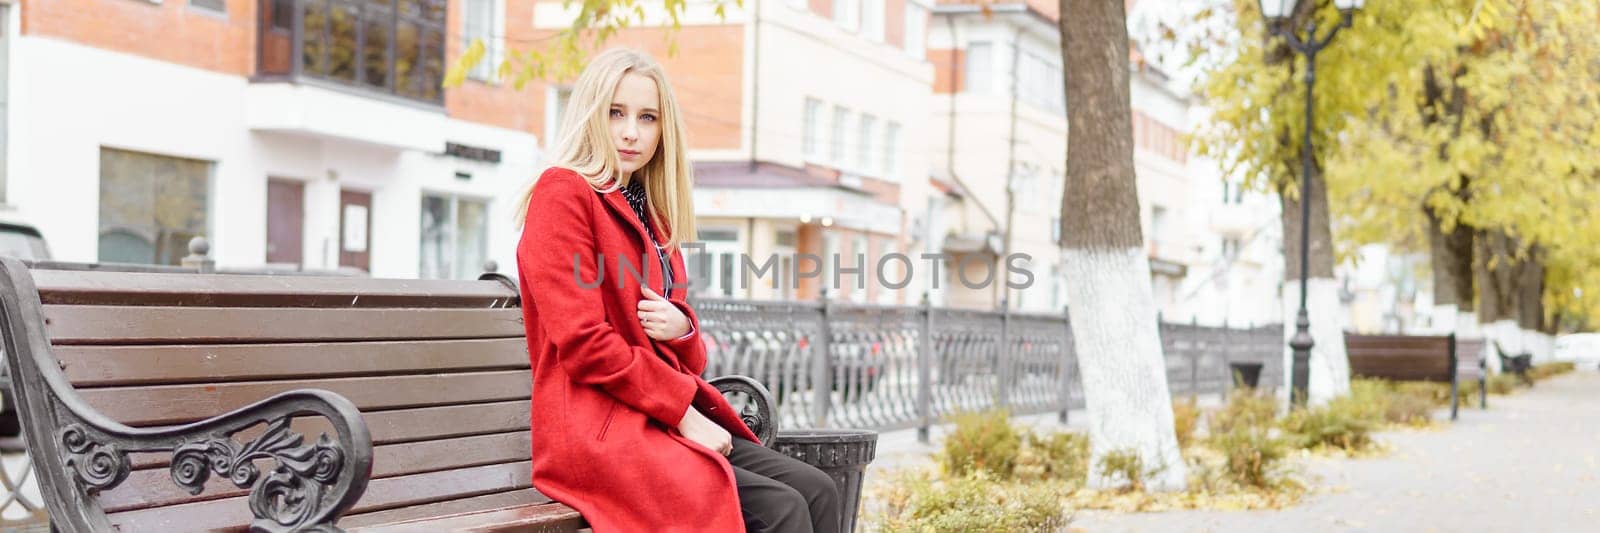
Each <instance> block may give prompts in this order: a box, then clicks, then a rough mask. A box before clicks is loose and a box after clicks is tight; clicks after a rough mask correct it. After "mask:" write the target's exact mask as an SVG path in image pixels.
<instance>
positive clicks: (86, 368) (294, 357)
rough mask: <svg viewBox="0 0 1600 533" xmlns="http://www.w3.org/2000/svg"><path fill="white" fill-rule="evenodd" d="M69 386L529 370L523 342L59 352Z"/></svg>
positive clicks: (92, 348)
mask: <svg viewBox="0 0 1600 533" xmlns="http://www.w3.org/2000/svg"><path fill="white" fill-rule="evenodd" d="M54 353H55V355H56V358H57V359H59V360H60V361H61V363H62V364H63V365H65V372H66V374H67V379H68V380H70V381H72V384H73V386H74V387H77V388H79V389H80V390H82V389H87V388H94V387H104V386H113V385H135V384H159V383H189V382H196V381H204V382H211V383H215V382H226V381H243V380H266V379H290V378H332V377H343V376H360V375H373V374H400V373H408V372H417V371H425V370H454V371H461V370H490V369H513V368H524V369H525V368H528V350H527V341H526V340H525V339H524V338H522V337H514V338H505V339H464V340H440V341H410V342H393V341H378V342H349V343H300V344H218V345H178V346H170V345H153V346H151V345H139V346H84V345H78V346H61V347H58V348H56V349H55V350H54Z"/></svg>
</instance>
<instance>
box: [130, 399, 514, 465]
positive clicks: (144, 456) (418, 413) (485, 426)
mask: <svg viewBox="0 0 1600 533" xmlns="http://www.w3.org/2000/svg"><path fill="white" fill-rule="evenodd" d="M531 408H532V405H531V404H530V403H528V401H527V400H513V401H509V402H499V403H475V404H467V405H450V406H444V407H423V408H418V409H395V410H390V411H377V412H371V413H364V414H362V415H361V417H362V418H363V419H365V420H366V421H367V428H368V430H369V431H370V432H371V434H372V443H373V445H375V446H383V445H386V444H398V443H406V442H424V441H430V440H439V439H453V438H459V437H469V436H477V435H488V434H494V433H503V432H512V431H519V432H522V433H525V434H526V433H527V432H528V420H529V412H528V411H529V410H530V409H531ZM289 427H290V428H292V429H293V430H294V431H295V432H296V433H299V434H301V435H321V434H323V433H328V434H332V433H333V425H332V424H329V423H328V421H327V419H324V418H322V417H318V416H306V417H296V418H295V419H294V420H293V421H292V422H291V423H290V425H289ZM128 459H129V460H130V461H131V462H132V464H133V469H135V470H142V469H145V468H160V467H165V466H167V465H168V464H169V461H170V460H171V459H172V454H170V453H145V452H135V453H131V454H128Z"/></svg>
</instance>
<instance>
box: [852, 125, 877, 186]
mask: <svg viewBox="0 0 1600 533" xmlns="http://www.w3.org/2000/svg"><path fill="white" fill-rule="evenodd" d="M877 128H878V119H877V117H874V116H872V115H868V114H866V113H862V114H861V132H860V136H859V137H856V138H857V139H860V145H859V146H860V148H861V152H860V154H859V157H857V158H856V164H857V165H859V166H860V168H861V172H862V173H864V174H876V172H874V171H875V170H878V169H876V168H873V166H874V165H873V163H874V162H875V161H874V160H876V159H878V158H877V157H875V156H876V155H877V152H875V151H873V147H872V142H873V140H875V139H877V137H878V135H877Z"/></svg>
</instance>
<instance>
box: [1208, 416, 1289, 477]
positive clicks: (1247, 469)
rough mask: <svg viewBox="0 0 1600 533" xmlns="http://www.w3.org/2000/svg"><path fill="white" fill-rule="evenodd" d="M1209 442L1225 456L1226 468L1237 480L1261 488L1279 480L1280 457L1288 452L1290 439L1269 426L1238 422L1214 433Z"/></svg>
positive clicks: (1227, 472)
mask: <svg viewBox="0 0 1600 533" xmlns="http://www.w3.org/2000/svg"><path fill="white" fill-rule="evenodd" d="M1210 444H1211V447H1212V448H1214V449H1216V450H1217V452H1219V453H1221V454H1222V456H1223V457H1224V459H1225V460H1224V462H1223V472H1224V473H1225V474H1227V477H1228V479H1229V480H1231V481H1233V482H1234V483H1237V484H1239V485H1242V486H1247V487H1255V488H1259V489H1267V488H1273V487H1275V486H1277V485H1278V484H1279V480H1280V476H1279V473H1278V466H1279V461H1280V460H1282V459H1283V458H1284V457H1285V456H1287V455H1288V453H1289V443H1288V442H1286V441H1284V439H1282V438H1279V437H1275V436H1273V435H1272V432H1271V431H1270V429H1269V428H1262V427H1250V426H1238V427H1235V428H1233V430H1232V431H1229V432H1227V433H1222V434H1219V435H1213V436H1212V437H1211V439H1210Z"/></svg>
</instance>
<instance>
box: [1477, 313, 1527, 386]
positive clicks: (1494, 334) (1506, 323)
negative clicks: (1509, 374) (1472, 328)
mask: <svg viewBox="0 0 1600 533" xmlns="http://www.w3.org/2000/svg"><path fill="white" fill-rule="evenodd" d="M1483 336H1484V338H1485V339H1488V341H1489V342H1488V344H1489V353H1491V354H1497V353H1498V352H1496V351H1495V350H1494V346H1495V343H1499V345H1500V348H1501V349H1502V350H1505V352H1506V355H1517V354H1520V353H1522V328H1520V327H1517V321H1515V320H1512V319H1509V318H1507V319H1505V320H1499V321H1496V322H1494V323H1491V324H1484V325H1483ZM1489 371H1490V372H1495V373H1499V372H1500V371H1501V367H1500V357H1498V356H1495V357H1490V358H1489Z"/></svg>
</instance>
